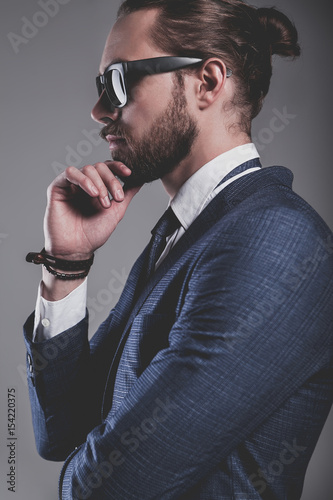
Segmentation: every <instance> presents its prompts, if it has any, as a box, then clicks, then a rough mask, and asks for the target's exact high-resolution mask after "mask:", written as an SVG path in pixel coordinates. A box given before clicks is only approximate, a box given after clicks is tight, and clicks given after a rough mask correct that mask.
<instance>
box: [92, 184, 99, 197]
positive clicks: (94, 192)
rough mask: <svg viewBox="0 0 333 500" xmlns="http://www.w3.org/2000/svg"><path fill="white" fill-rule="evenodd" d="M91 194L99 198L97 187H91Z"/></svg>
mask: <svg viewBox="0 0 333 500" xmlns="http://www.w3.org/2000/svg"><path fill="white" fill-rule="evenodd" d="M91 192H92V194H93V195H95V196H98V195H99V192H98V190H97V188H96V187H95V186H91Z"/></svg>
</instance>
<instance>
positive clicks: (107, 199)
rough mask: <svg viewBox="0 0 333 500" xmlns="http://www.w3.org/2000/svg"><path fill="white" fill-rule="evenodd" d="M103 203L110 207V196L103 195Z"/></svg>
mask: <svg viewBox="0 0 333 500" xmlns="http://www.w3.org/2000/svg"><path fill="white" fill-rule="evenodd" d="M103 205H104V206H105V207H110V206H111V202H110V198H109V197H108V196H105V198H104V199H103Z"/></svg>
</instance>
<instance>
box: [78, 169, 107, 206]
mask: <svg viewBox="0 0 333 500" xmlns="http://www.w3.org/2000/svg"><path fill="white" fill-rule="evenodd" d="M82 173H83V174H84V175H85V176H86V177H88V178H89V179H90V180H91V181H92V183H93V185H94V188H96V194H95V196H98V197H99V200H100V202H101V204H102V206H103V207H104V208H110V206H111V202H110V198H109V192H108V189H107V187H106V185H105V183H104V182H103V179H102V178H101V176H100V174H99V172H98V170H97V168H96V166H95V165H94V166H93V165H86V166H85V167H83V169H82Z"/></svg>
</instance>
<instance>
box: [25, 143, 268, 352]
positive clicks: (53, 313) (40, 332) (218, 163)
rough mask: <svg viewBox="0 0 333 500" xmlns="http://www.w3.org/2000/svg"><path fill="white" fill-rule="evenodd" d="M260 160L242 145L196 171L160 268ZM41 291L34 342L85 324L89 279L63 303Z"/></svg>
mask: <svg viewBox="0 0 333 500" xmlns="http://www.w3.org/2000/svg"><path fill="white" fill-rule="evenodd" d="M255 158H259V154H258V151H257V149H256V147H255V145H254V144H253V143H250V144H244V145H242V146H238V147H236V148H234V149H231V150H230V151H227V152H226V153H223V154H221V155H220V156H217V157H216V158H214V159H213V160H212V161H210V162H209V163H206V165H204V166H203V167H201V168H200V169H199V170H198V171H197V172H195V173H194V174H193V175H192V176H191V177H190V178H189V179H188V180H187V181H186V182H185V183H184V184H183V185H182V187H181V188H180V190H179V191H178V193H177V194H176V195H175V196H174V197H173V198H172V199H171V200H170V202H169V205H170V206H171V208H172V209H173V211H174V213H175V214H176V216H177V217H178V219H179V222H180V223H181V227H180V228H179V229H178V230H177V231H176V232H175V233H174V234H173V235H171V236H170V237H169V238H168V240H167V244H166V247H165V249H164V251H163V253H162V255H161V257H160V258H159V260H158V262H157V264H156V267H158V266H159V265H160V263H161V262H162V261H163V260H164V259H165V257H166V256H167V255H168V253H169V252H170V250H171V248H172V247H173V245H175V243H176V242H177V241H178V240H179V239H180V238H181V237H182V236H183V234H184V233H185V231H186V230H187V229H188V228H189V226H190V225H191V224H192V222H193V221H194V220H195V219H196V218H197V217H198V215H199V214H200V213H201V212H202V211H203V210H204V208H205V207H206V206H207V205H208V204H209V203H210V202H211V200H212V199H213V198H214V197H215V196H216V195H217V194H218V193H219V192H220V191H222V190H223V189H224V188H225V187H226V186H228V185H229V184H231V183H232V182H234V181H235V180H237V179H239V178H240V177H243V176H244V175H248V174H250V173H251V172H254V171H255V170H259V168H251V169H248V170H246V171H245V172H242V173H241V174H238V175H235V176H234V177H232V178H231V179H229V180H227V181H226V182H224V183H222V184H221V185H219V183H220V182H221V180H222V179H223V178H224V177H226V176H227V175H228V174H229V173H230V172H231V171H232V170H234V168H236V167H238V166H239V165H242V164H243V163H245V162H247V161H250V160H254V159H255ZM40 289H41V287H39V290H38V297H37V304H36V309H35V326H34V340H35V341H36V342H41V341H43V340H46V339H50V338H52V337H55V336H56V335H58V334H60V333H62V332H64V331H66V330H68V329H69V328H71V327H73V326H75V325H76V324H77V323H79V322H80V321H82V320H83V319H84V317H85V314H86V302H87V280H85V281H84V282H83V283H82V284H81V285H80V286H79V287H78V288H76V289H75V290H74V291H73V292H72V293H70V294H69V295H68V296H67V297H65V298H64V299H62V300H59V301H56V302H50V301H47V300H45V299H44V298H43V297H42V296H41V292H40Z"/></svg>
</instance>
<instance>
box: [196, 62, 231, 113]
mask: <svg viewBox="0 0 333 500" xmlns="http://www.w3.org/2000/svg"><path fill="white" fill-rule="evenodd" d="M198 77H199V81H198V86H197V99H198V103H199V106H200V109H205V108H208V107H209V106H210V105H211V104H213V103H214V102H215V101H216V100H217V99H218V98H219V97H220V96H221V94H222V93H223V91H224V86H225V84H226V81H227V68H226V65H225V64H224V63H223V61H221V59H217V58H210V59H207V61H205V63H204V65H203V66H202V67H201V69H200V73H198Z"/></svg>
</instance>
